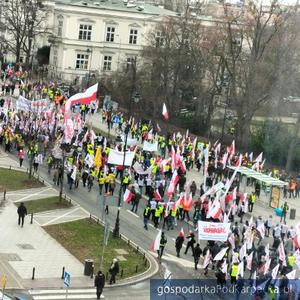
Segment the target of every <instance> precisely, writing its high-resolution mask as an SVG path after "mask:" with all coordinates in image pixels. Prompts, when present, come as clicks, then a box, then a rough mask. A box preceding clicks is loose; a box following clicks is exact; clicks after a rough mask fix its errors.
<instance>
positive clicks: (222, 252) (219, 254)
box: [214, 247, 228, 260]
mask: <svg viewBox="0 0 300 300" xmlns="http://www.w3.org/2000/svg"><path fill="white" fill-rule="evenodd" d="M227 249H228V247H226V248H222V249H221V251H220V252H219V253H217V255H216V256H215V257H214V260H222V258H223V257H224V255H225V253H226V251H227Z"/></svg>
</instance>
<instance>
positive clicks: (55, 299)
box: [33, 291, 104, 300]
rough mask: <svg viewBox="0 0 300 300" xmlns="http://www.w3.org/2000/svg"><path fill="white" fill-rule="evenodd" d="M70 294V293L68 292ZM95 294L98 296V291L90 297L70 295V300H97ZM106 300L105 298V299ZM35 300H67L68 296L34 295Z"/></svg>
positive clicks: (86, 295) (87, 295)
mask: <svg viewBox="0 0 300 300" xmlns="http://www.w3.org/2000/svg"><path fill="white" fill-rule="evenodd" d="M68 294H69V292H68ZM95 294H96V291H94V294H93V295H89V294H78V295H77V294H73V295H70V296H69V297H68V299H70V300H71V299H72V300H73V299H74V300H75V299H95V298H96V297H95ZM103 298H104V297H103ZM33 299H34V300H62V299H66V294H65V293H64V294H62V295H43V296H34V295H33Z"/></svg>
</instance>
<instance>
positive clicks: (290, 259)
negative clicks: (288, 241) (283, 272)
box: [287, 253, 296, 268]
mask: <svg viewBox="0 0 300 300" xmlns="http://www.w3.org/2000/svg"><path fill="white" fill-rule="evenodd" d="M287 261H288V265H289V266H290V267H291V268H294V265H295V262H296V258H295V256H294V255H293V254H292V253H290V255H289V256H288V258H287Z"/></svg>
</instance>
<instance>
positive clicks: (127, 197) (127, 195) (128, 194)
mask: <svg viewBox="0 0 300 300" xmlns="http://www.w3.org/2000/svg"><path fill="white" fill-rule="evenodd" d="M132 197H133V193H131V191H130V190H129V189H126V191H125V193H124V196H123V200H124V202H125V203H129V202H130V201H131V200H132Z"/></svg>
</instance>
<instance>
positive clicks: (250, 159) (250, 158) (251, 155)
mask: <svg viewBox="0 0 300 300" xmlns="http://www.w3.org/2000/svg"><path fill="white" fill-rule="evenodd" d="M249 161H250V162H252V161H253V152H251V153H250V154H249Z"/></svg>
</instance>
